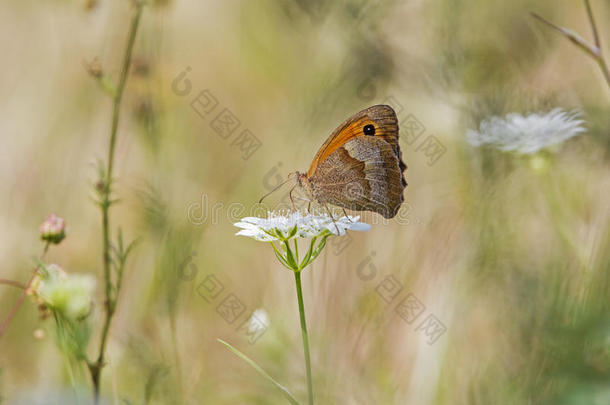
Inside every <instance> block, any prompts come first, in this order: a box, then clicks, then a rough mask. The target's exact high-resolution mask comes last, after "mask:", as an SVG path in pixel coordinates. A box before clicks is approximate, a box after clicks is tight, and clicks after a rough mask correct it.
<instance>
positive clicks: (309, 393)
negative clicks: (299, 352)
mask: <svg viewBox="0 0 610 405" xmlns="http://www.w3.org/2000/svg"><path fill="white" fill-rule="evenodd" d="M294 281H295V283H296V287H297V299H298V301H299V315H300V318H301V336H302V337H303V353H304V354H305V367H306V369H307V397H308V402H307V403H308V404H309V405H313V383H312V381H311V359H310V356H309V337H308V335H307V322H306V320H305V306H304V305H303V291H302V290H301V272H300V271H295V272H294Z"/></svg>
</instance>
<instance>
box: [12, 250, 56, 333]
mask: <svg viewBox="0 0 610 405" xmlns="http://www.w3.org/2000/svg"><path fill="white" fill-rule="evenodd" d="M48 250H49V242H46V243H45V245H44V249H43V251H42V254H41V255H40V259H39V260H42V259H43V258H44V256H45V255H46V254H47V251H48ZM39 263H40V262H39ZM39 268H40V264H38V265H37V266H36V267H35V268H34V270H33V271H32V275H31V276H30V279H29V280H28V282H27V283H26V284H25V286H24V288H23V291H21V294H19V298H17V302H16V303H15V305H13V309H11V312H10V313H9V315H8V317H7V318H6V319H5V320H4V321H3V322H2V324H0V337H2V335H3V334H4V332H5V331H6V328H8V325H9V324H10V323H11V320H12V319H13V317H14V316H15V315H16V314H17V310H18V309H19V307H20V306H21V303H23V300H24V299H25V296H26V294H27V291H28V288H30V284H32V281H34V277H36V273H37V272H38V269H39Z"/></svg>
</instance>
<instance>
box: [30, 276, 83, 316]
mask: <svg viewBox="0 0 610 405" xmlns="http://www.w3.org/2000/svg"><path fill="white" fill-rule="evenodd" d="M94 287H95V278H94V277H93V276H90V275H88V274H68V273H66V272H65V271H64V270H63V269H62V268H61V267H59V266H57V265H56V264H50V265H48V266H44V268H42V269H41V274H39V275H37V276H36V277H35V279H34V280H33V281H32V283H31V285H30V288H29V289H28V294H30V295H33V296H34V297H35V299H36V301H37V302H38V303H39V304H43V305H44V306H46V307H48V308H50V309H52V310H55V311H58V312H60V313H61V314H63V315H64V316H66V317H67V318H70V319H78V318H82V317H84V316H86V315H87V314H88V313H89V310H90V308H91V295H92V293H93V288H94Z"/></svg>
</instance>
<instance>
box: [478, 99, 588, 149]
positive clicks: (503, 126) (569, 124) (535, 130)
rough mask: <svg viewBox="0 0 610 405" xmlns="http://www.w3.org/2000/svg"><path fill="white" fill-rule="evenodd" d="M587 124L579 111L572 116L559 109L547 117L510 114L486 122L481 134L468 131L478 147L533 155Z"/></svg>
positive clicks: (575, 132)
mask: <svg viewBox="0 0 610 405" xmlns="http://www.w3.org/2000/svg"><path fill="white" fill-rule="evenodd" d="M584 124H585V121H584V120H582V119H580V113H579V112H578V111H573V112H569V113H568V112H565V111H564V110H562V109H561V108H555V109H554V110H552V111H550V112H549V113H546V114H544V113H535V114H530V115H526V116H523V115H520V114H508V115H506V117H504V118H501V117H497V116H494V117H491V118H489V119H485V120H483V121H481V124H480V126H479V131H474V130H471V129H469V130H468V131H467V132H466V139H467V140H468V142H469V143H470V144H471V145H473V146H475V147H479V146H483V145H490V146H493V147H495V148H497V149H500V150H502V151H513V152H517V153H520V154H524V155H529V154H534V153H536V152H538V151H540V150H541V149H544V148H547V147H550V146H553V145H557V144H559V143H561V142H563V141H565V140H567V139H570V138H572V137H574V136H576V135H578V134H580V133H582V132H585V130H586V129H585V127H584Z"/></svg>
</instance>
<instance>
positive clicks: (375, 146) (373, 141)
mask: <svg viewBox="0 0 610 405" xmlns="http://www.w3.org/2000/svg"><path fill="white" fill-rule="evenodd" d="M401 163H402V161H401V160H400V158H399V157H397V156H396V153H395V151H394V149H393V148H392V146H391V144H390V143H388V142H386V141H385V140H384V139H382V138H380V137H379V138H378V137H375V136H362V137H360V136H356V137H353V138H352V139H350V140H348V141H347V142H346V143H345V144H343V145H342V146H339V147H338V148H336V149H335V150H334V151H333V152H332V153H331V154H330V155H328V156H327V157H326V158H325V159H324V160H322V161H321V162H320V163H319V164H318V166H317V168H316V170H315V172H314V174H313V176H312V177H311V178H309V181H310V184H311V186H312V191H313V197H314V198H315V199H316V200H317V201H318V202H320V203H322V204H326V203H328V204H333V205H337V206H339V207H343V208H347V209H351V210H355V211H373V212H376V213H378V214H381V215H383V216H384V217H385V218H393V217H394V216H395V215H396V213H397V212H398V209H399V208H400V204H401V203H402V202H403V195H402V194H403V190H404V188H405V186H406V182H405V180H404V178H403V176H402V172H403V170H404V169H403V168H401ZM403 165H404V164H403Z"/></svg>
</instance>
